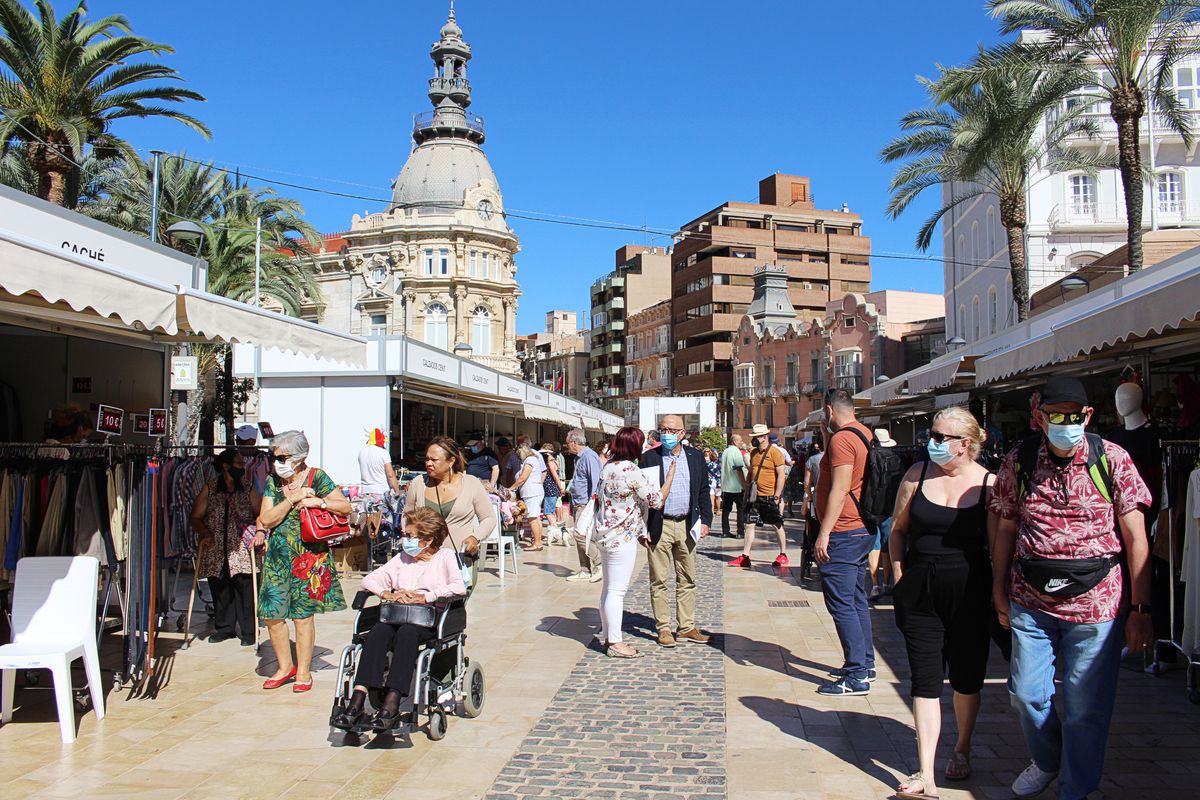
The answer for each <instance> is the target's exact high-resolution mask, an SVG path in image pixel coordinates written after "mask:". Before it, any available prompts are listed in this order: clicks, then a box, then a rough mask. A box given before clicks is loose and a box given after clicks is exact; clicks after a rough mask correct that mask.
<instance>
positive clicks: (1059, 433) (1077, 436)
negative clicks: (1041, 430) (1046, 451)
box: [1046, 425, 1084, 451]
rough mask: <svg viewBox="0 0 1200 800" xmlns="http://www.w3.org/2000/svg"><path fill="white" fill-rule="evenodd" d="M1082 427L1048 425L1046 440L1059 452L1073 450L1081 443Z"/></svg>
mask: <svg viewBox="0 0 1200 800" xmlns="http://www.w3.org/2000/svg"><path fill="white" fill-rule="evenodd" d="M1083 437H1084V432H1083V426H1082V425H1050V426H1049V427H1048V429H1047V430H1046V438H1047V439H1049V440H1050V444H1052V445H1054V447H1056V448H1057V449H1059V450H1064V451H1065V450H1074V449H1075V448H1076V447H1077V446H1078V445H1079V443H1080V442H1082V441H1083Z"/></svg>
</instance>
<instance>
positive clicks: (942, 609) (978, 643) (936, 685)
mask: <svg viewBox="0 0 1200 800" xmlns="http://www.w3.org/2000/svg"><path fill="white" fill-rule="evenodd" d="M991 597H992V570H991V565H990V562H989V561H988V559H987V557H986V556H982V557H974V558H971V559H969V560H968V559H967V558H937V559H930V558H918V559H914V560H912V561H910V562H909V564H908V565H906V566H905V568H904V575H903V577H901V579H900V582H899V583H897V584H896V588H895V590H894V591H893V592H892V600H893V602H894V603H895V606H896V626H897V627H898V628H899V629H900V633H902V634H903V635H904V644H905V647H906V648H907V650H908V666H909V669H910V670H911V671H912V696H913V697H931V698H933V697H940V696H941V694H942V681H943V680H944V677H945V675H946V672H947V671H948V672H949V674H950V686H951V687H952V688H953V689H954V691H956V692H958V693H959V694H976V693H978V692H979V691H980V690H981V689H982V688H983V679H984V677H985V676H986V674H987V661H988V649H989V647H990V646H991V615H992V601H991Z"/></svg>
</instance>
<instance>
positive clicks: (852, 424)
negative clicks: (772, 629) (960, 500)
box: [814, 389, 904, 697]
mask: <svg viewBox="0 0 1200 800" xmlns="http://www.w3.org/2000/svg"><path fill="white" fill-rule="evenodd" d="M825 427H826V429H827V430H828V439H827V446H826V448H825V458H824V462H823V463H822V464H821V474H820V476H819V478H818V480H817V509H818V511H819V516H820V520H821V527H820V532H819V533H818V534H817V541H816V544H815V546H814V551H815V554H816V559H817V564H819V565H820V566H819V568H818V569H819V572H820V575H821V593H822V594H823V595H824V596H825V607H826V608H827V609H829V613H830V615H831V616H832V617H833V624H834V627H835V628H836V629H837V635H838V639H839V640H840V641H841V643H842V655H843V663H842V667H841V668H840V669H837V670H834V671H833V672H832V673H831V674H830V677H831V680H829V681H828V682H826V683H823V684H821V686H820V687H819V688H818V689H817V692H818V693H820V694H824V695H831V696H843V697H844V696H853V695H864V694H867V693H868V692H869V691H870V688H871V686H870V682H871V681H873V680H874V679H875V647H874V643H873V641H872V634H871V608H870V606H869V605H868V603H867V557H868V556H869V554H870V552H871V545H872V544H873V543H874V541H875V531H876V530H877V529H878V526H879V523H880V522H882V520H883V519H884V518H886V517H887V516H888V515H890V514H891V509H886V510H885V509H884V508H883V505H884V502H883V501H884V489H883V487H884V486H886V485H887V483H888V482H889V481H892V480H893V478H894V476H895V474H897V473H898V474H900V475H903V474H904V467H903V464H901V462H900V459H899V457H898V456H897V455H896V453H895V451H894V450H884V449H883V448H881V447H880V446H879V442H878V440H877V439H876V438H875V435H874V434H873V433H872V432H871V430H870V429H869V428H867V427H866V426H864V425H863V424H862V423H861V422H859V421H858V420H857V419H855V416H854V399H853V398H852V397H851V396H850V393H849V392H848V391H846V390H845V389H830V390H829V391H827V392H825Z"/></svg>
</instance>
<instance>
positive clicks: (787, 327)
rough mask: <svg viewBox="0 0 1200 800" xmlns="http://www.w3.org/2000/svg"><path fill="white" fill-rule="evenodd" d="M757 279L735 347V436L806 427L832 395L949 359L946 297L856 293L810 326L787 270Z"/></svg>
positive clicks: (764, 272) (767, 272) (766, 272)
mask: <svg viewBox="0 0 1200 800" xmlns="http://www.w3.org/2000/svg"><path fill="white" fill-rule="evenodd" d="M754 277H755V280H756V283H757V284H758V285H757V287H756V292H755V297H754V301H753V303H752V304H751V308H750V312H749V313H747V314H746V315H745V316H743V317H742V320H741V323H740V325H739V326H738V329H737V332H736V334H735V337H734V341H733V344H732V350H733V355H732V358H731V365H732V369H733V377H734V415H733V416H734V419H733V422H732V428H733V430H734V431H735V432H740V433H743V434H747V433H749V431H750V428H751V427H753V426H754V425H755V424H756V423H760V422H761V423H764V424H766V425H767V426H769V427H770V428H772V429H773V430H780V429H784V428H786V427H788V426H799V425H800V423H803V422H804V420H805V417H807V416H808V415H809V413H811V412H812V411H814V410H816V409H818V408H820V407H821V402H822V395H823V393H824V392H825V389H826V388H828V387H830V386H839V387H841V388H844V389H846V390H848V391H850V392H852V393H857V392H860V391H862V390H864V389H868V388H870V387H871V386H874V385H875V383H876V382H878V379H879V378H880V377H881V376H884V377H895V376H896V375H899V374H901V373H903V372H906V371H908V370H910V369H914V368H916V367H918V366H921V365H922V364H925V363H928V362H929V361H930V359H931V357H932V356H933V355H934V354H941V353H942V352H945V319H944V317H943V316H942V314H943V309H944V305H943V300H942V297H941V295H937V294H927V293H924V292H898V291H892V290H884V291H878V292H869V293H867V294H857V293H850V294H845V295H842V296H841V297H840V298H838V299H837V300H834V301H832V302H830V303H829V304H828V305H827V306H826V308H825V315H824V317H822V318H820V319H810V320H804V319H801V318H800V315H799V313H798V312H797V311H796V310H794V309H792V308H791V307H790V306H789V305H788V299H787V296H788V295H789V294H790V288H789V287H790V282H789V281H788V280H787V275H786V274H785V270H784V269H781V268H779V267H764V268H761V269H760V270H759V272H757V273H756V274H755V276H754ZM787 433H792V432H789V431H785V434H787ZM789 438H791V437H789ZM797 438H798V437H797Z"/></svg>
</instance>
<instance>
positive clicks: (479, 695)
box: [462, 661, 485, 719]
mask: <svg viewBox="0 0 1200 800" xmlns="http://www.w3.org/2000/svg"><path fill="white" fill-rule="evenodd" d="M462 691H463V716H464V717H467V718H468V719H475V717H478V716H479V715H480V714H482V713H483V699H484V694H485V684H484V679H483V668H482V667H480V666H479V664H477V663H476V662H474V661H472V662H471V663H470V664H468V665H467V671H466V673H464V674H463V683H462Z"/></svg>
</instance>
